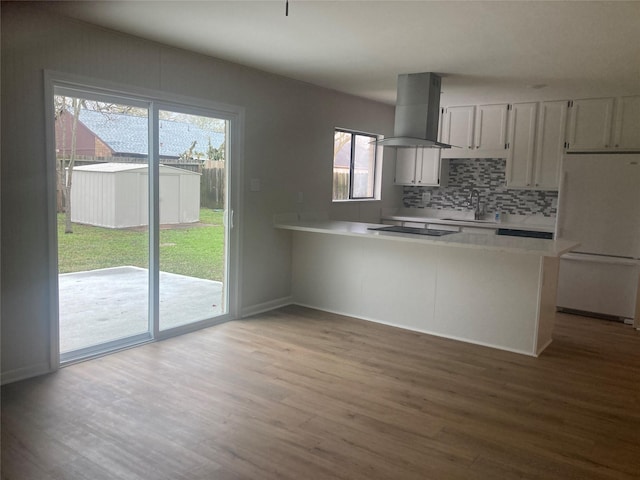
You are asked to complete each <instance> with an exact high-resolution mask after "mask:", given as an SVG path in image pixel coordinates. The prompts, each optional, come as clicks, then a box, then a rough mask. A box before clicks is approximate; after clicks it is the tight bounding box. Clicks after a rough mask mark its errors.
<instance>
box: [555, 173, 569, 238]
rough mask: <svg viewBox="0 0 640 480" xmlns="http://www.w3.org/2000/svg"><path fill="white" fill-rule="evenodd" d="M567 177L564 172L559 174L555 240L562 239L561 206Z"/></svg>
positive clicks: (562, 216)
mask: <svg viewBox="0 0 640 480" xmlns="http://www.w3.org/2000/svg"><path fill="white" fill-rule="evenodd" d="M567 177H568V175H567V172H566V171H565V170H562V172H561V173H560V184H559V185H560V188H559V191H558V193H559V195H558V211H557V212H556V238H562V236H563V232H564V226H563V225H562V220H563V219H564V214H563V213H562V205H563V203H564V202H563V201H562V200H563V199H562V197H563V196H565V195H566V192H567V184H568V178H567Z"/></svg>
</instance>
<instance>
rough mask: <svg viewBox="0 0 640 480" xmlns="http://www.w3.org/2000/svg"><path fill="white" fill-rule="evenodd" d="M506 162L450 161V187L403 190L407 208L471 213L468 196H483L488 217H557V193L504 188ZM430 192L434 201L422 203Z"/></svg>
mask: <svg viewBox="0 0 640 480" xmlns="http://www.w3.org/2000/svg"><path fill="white" fill-rule="evenodd" d="M505 168H506V160H505V159H501V158H490V159H451V160H449V183H448V186H446V187H413V186H409V187H404V192H403V204H404V206H405V207H429V208H436V209H447V210H459V211H468V210H470V209H471V207H470V206H469V203H468V199H469V193H470V192H471V190H472V189H474V188H475V189H476V190H478V191H479V192H480V202H481V203H482V205H483V206H485V209H486V211H487V212H489V213H493V212H501V213H507V214H511V215H544V216H546V217H554V216H555V215H556V207H555V205H556V201H557V198H558V192H557V191H539V190H518V189H508V188H507V187H506V186H505V180H506V177H505ZM423 192H430V193H431V200H430V201H429V202H427V203H426V204H425V203H424V202H423V201H422V193H423Z"/></svg>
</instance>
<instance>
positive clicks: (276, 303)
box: [240, 296, 293, 318]
mask: <svg viewBox="0 0 640 480" xmlns="http://www.w3.org/2000/svg"><path fill="white" fill-rule="evenodd" d="M292 303H293V297H290V296H289V297H282V298H276V299H275V300H269V301H268V302H264V303H259V304H257V305H251V306H248V307H244V308H243V309H242V312H241V314H240V318H245V317H249V316H251V315H256V314H258V313H263V312H268V311H270V310H275V309H276V308H280V307H286V306H287V305H291V304H292Z"/></svg>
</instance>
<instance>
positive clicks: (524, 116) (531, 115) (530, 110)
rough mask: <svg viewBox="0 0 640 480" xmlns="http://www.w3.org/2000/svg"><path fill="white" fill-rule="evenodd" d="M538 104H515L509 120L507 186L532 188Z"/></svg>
mask: <svg viewBox="0 0 640 480" xmlns="http://www.w3.org/2000/svg"><path fill="white" fill-rule="evenodd" d="M537 111H538V104H537V103H535V102H532V103H514V104H513V105H512V106H511V112H510V118H509V147H510V148H509V154H508V157H507V171H506V176H507V186H509V187H531V186H532V183H533V182H532V176H533V160H534V153H535V137H536V114H537Z"/></svg>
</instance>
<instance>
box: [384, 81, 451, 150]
mask: <svg viewBox="0 0 640 480" xmlns="http://www.w3.org/2000/svg"><path fill="white" fill-rule="evenodd" d="M440 82H441V80H440V76H439V75H436V74H435V73H430V72H429V73H405V74H403V75H399V76H398V97H397V100H396V118H395V126H394V129H393V133H394V135H393V137H387V138H385V139H384V140H380V141H379V142H377V143H378V145H382V146H385V147H423V148H451V145H447V144H446V143H440V142H438V119H439V117H440Z"/></svg>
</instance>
